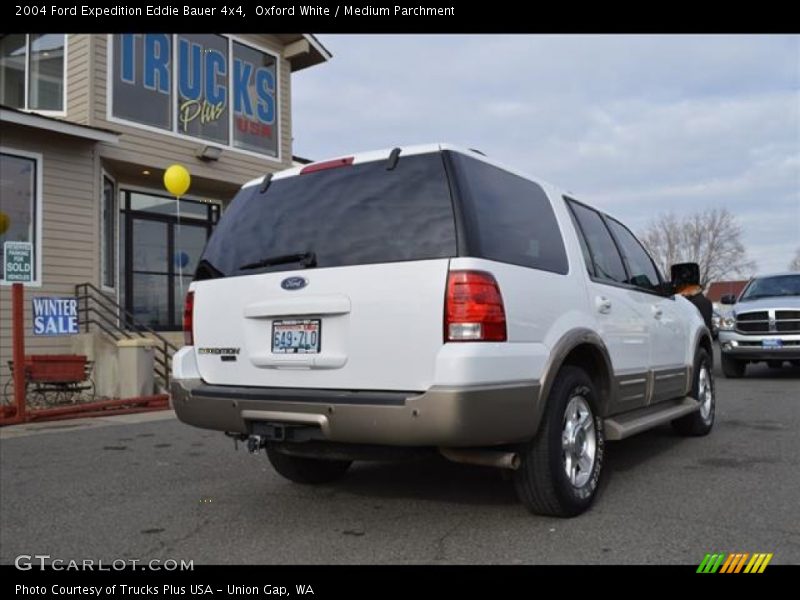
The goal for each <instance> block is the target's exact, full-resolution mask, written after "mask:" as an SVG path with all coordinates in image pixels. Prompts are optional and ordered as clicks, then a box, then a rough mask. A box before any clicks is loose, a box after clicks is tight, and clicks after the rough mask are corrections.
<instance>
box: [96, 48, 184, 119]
mask: <svg viewBox="0 0 800 600" xmlns="http://www.w3.org/2000/svg"><path fill="white" fill-rule="evenodd" d="M113 39H114V42H113V43H114V46H113V54H114V64H113V65H112V69H113V71H112V75H111V83H112V92H111V110H112V113H113V115H114V116H115V117H118V118H121V119H127V120H128V121H135V122H136V123H142V124H144V125H150V126H152V127H159V128H161V129H172V115H171V114H170V112H171V111H170V107H171V106H172V105H173V102H172V78H171V75H170V74H171V72H172V36H171V35H167V34H165V33H148V34H132V33H126V34H115V35H114V38H113Z"/></svg>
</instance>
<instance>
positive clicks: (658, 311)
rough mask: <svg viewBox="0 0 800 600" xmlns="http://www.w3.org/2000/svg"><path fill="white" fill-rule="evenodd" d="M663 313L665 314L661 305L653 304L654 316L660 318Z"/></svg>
mask: <svg viewBox="0 0 800 600" xmlns="http://www.w3.org/2000/svg"><path fill="white" fill-rule="evenodd" d="M663 314H664V311H663V310H661V307H660V306H653V318H654V319H660V318H661V316H662V315H663Z"/></svg>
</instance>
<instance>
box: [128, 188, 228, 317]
mask: <svg viewBox="0 0 800 600" xmlns="http://www.w3.org/2000/svg"><path fill="white" fill-rule="evenodd" d="M119 198H120V203H121V204H122V211H121V212H120V214H121V217H122V218H121V219H120V234H119V236H120V255H121V256H120V258H121V261H120V269H121V271H120V292H121V294H120V299H121V300H120V303H121V304H122V305H123V306H124V307H125V309H126V310H127V311H128V312H129V313H131V314H133V316H134V318H135V319H136V320H137V321H138V322H140V323H144V324H145V325H147V326H148V327H152V328H153V329H157V330H173V331H174V330H179V329H180V328H181V320H182V316H183V314H182V309H183V300H184V296H185V295H186V292H187V291H188V289H189V284H190V283H191V281H192V275H193V274H194V271H195V269H196V268H197V263H198V260H199V258H200V254H201V253H202V251H203V247H204V246H205V243H206V240H207V239H208V235H209V233H210V231H211V229H212V227H213V226H214V224H215V223H216V220H217V218H218V217H219V206H218V205H216V204H211V203H208V202H196V201H194V200H187V199H181V201H180V206H179V205H178V203H177V202H176V201H175V199H174V198H168V197H165V196H159V195H155V194H147V193H144V192H135V191H129V190H123V191H122V192H121V194H120V196H119ZM179 209H180V216H179V215H178V210H179Z"/></svg>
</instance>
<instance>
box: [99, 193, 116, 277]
mask: <svg viewBox="0 0 800 600" xmlns="http://www.w3.org/2000/svg"><path fill="white" fill-rule="evenodd" d="M115 200H116V196H115V194H114V182H113V181H111V180H110V179H109V178H108V177H103V207H102V215H101V222H102V229H101V234H102V236H103V240H102V244H101V248H102V256H101V259H102V270H103V285H104V286H106V287H110V288H113V287H114V284H115V281H114V279H115V271H116V266H117V239H116V235H114V234H115V233H116V220H117V207H116V206H115V203H116V202H115Z"/></svg>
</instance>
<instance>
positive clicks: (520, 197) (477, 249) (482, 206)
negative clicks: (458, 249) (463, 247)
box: [447, 152, 568, 274]
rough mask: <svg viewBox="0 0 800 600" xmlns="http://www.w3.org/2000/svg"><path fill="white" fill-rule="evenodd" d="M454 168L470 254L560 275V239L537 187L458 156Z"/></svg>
mask: <svg viewBox="0 0 800 600" xmlns="http://www.w3.org/2000/svg"><path fill="white" fill-rule="evenodd" d="M447 156H448V157H449V158H450V160H451V161H452V164H453V166H454V168H455V176H456V179H457V180H458V193H459V200H460V201H461V208H462V211H463V213H464V219H465V226H466V228H467V236H468V240H469V241H468V245H469V253H470V255H472V256H478V257H481V258H487V259H490V260H496V261H499V262H505V263H510V264H514V265H520V266H523V267H532V268H534V269H541V270H543V271H552V272H554V273H561V274H564V273H566V272H567V270H568V266H567V253H566V250H565V249H564V240H563V239H562V238H561V230H560V229H559V227H558V222H557V221H556V217H555V214H553V207H552V206H550V200H549V198H548V197H547V194H546V193H545V191H544V190H543V189H542V188H541V187H540V186H539V185H538V184H536V183H534V182H532V181H529V180H528V179H525V178H523V177H519V176H518V175H514V174H512V173H509V172H508V171H504V170H502V169H499V168H497V167H494V166H492V165H490V164H487V163H485V162H483V161H480V160H477V159H474V158H471V157H469V156H465V155H463V154H460V153H457V152H448V153H447Z"/></svg>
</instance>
